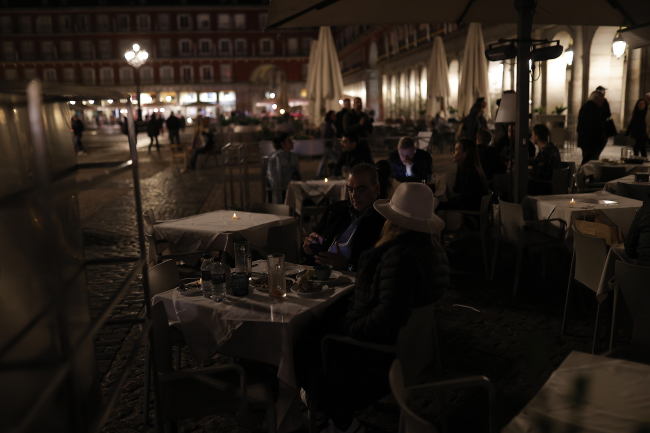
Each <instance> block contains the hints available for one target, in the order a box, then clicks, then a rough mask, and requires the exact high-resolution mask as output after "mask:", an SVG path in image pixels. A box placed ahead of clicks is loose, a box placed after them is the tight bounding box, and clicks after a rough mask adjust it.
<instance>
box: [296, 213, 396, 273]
mask: <svg viewBox="0 0 650 433" xmlns="http://www.w3.org/2000/svg"><path fill="white" fill-rule="evenodd" d="M351 206H352V205H351V204H350V202H349V201H348V200H342V201H338V202H336V203H334V204H333V205H331V206H330V207H328V208H327V210H326V211H325V213H324V214H323V217H322V218H321V219H320V221H319V223H318V225H317V226H316V233H318V234H319V235H321V236H322V237H323V250H325V251H327V250H328V249H329V248H330V246H331V245H332V244H334V241H336V240H337V239H338V238H339V236H341V234H342V233H343V232H344V231H345V229H347V228H348V227H350V224H352V212H353V211H352V210H351V209H350V207H351ZM385 222H386V218H384V217H383V216H382V215H381V214H380V213H379V212H377V211H376V210H375V208H374V207H371V208H370V209H368V214H367V215H366V216H365V217H363V220H361V221H359V226H358V227H357V230H356V231H355V232H354V237H353V238H352V254H351V257H350V264H349V265H348V270H350V271H356V270H357V262H358V261H359V257H361V253H363V252H364V251H366V250H368V249H370V248H372V247H373V246H374V245H375V244H376V243H377V241H378V240H379V236H380V235H381V229H382V228H383V227H384V223H385ZM300 258H301V259H302V263H304V264H306V265H309V266H313V265H315V264H316V263H315V262H314V256H310V255H308V254H307V253H305V250H304V249H302V248H301V249H300Z"/></svg>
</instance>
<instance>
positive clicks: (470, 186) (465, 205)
mask: <svg viewBox="0 0 650 433" xmlns="http://www.w3.org/2000/svg"><path fill="white" fill-rule="evenodd" d="M453 161H454V162H455V163H456V164H457V166H458V168H457V170H456V183H455V184H454V188H453V191H454V192H455V193H457V194H459V195H458V197H453V198H451V199H450V200H449V201H446V202H443V203H440V205H439V206H438V209H437V210H449V209H460V210H471V211H479V210H481V200H483V196H484V195H487V193H488V191H489V188H488V182H487V179H486V178H485V173H483V168H481V163H480V161H479V158H478V150H477V148H476V142H475V141H472V140H468V139H466V138H463V139H461V140H459V141H458V143H456V148H455V150H454V156H453Z"/></svg>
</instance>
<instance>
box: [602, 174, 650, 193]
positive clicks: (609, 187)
mask: <svg viewBox="0 0 650 433" xmlns="http://www.w3.org/2000/svg"><path fill="white" fill-rule="evenodd" d="M619 182H620V183H627V184H630V185H641V187H643V188H645V189H647V193H648V194H650V183H647V182H635V181H634V175H633V174H631V175H629V176H625V177H622V178H620V179H616V180H612V181H610V182H607V183H606V184H605V188H604V190H605V191H607V192H611V193H612V194H616V193H617V187H616V184H617V183H619Z"/></svg>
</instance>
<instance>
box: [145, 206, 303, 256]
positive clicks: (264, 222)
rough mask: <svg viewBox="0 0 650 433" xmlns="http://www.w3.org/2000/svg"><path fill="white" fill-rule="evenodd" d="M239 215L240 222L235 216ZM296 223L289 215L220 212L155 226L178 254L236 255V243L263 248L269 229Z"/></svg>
mask: <svg viewBox="0 0 650 433" xmlns="http://www.w3.org/2000/svg"><path fill="white" fill-rule="evenodd" d="M235 213H236V214H237V217H238V218H237V219H234V218H233V214H235ZM293 221H294V218H293V217H290V216H278V215H269V214H261V213H251V212H239V211H237V212H233V211H231V210H218V211H215V212H208V213H204V214H199V215H194V216H191V217H187V218H181V219H177V220H169V221H165V222H163V223H160V224H156V225H154V226H153V228H154V230H155V231H156V233H157V234H158V235H159V236H160V237H162V238H163V239H166V240H167V241H168V242H169V244H170V247H171V250H172V251H173V252H175V253H183V252H191V251H225V252H227V253H228V254H230V256H231V257H235V254H234V246H233V244H234V242H235V241H237V240H240V239H242V238H243V239H245V240H247V241H249V242H250V243H251V245H252V246H253V247H257V248H264V247H265V246H266V239H267V235H268V231H269V227H273V226H283V225H287V224H291V223H292V222H293Z"/></svg>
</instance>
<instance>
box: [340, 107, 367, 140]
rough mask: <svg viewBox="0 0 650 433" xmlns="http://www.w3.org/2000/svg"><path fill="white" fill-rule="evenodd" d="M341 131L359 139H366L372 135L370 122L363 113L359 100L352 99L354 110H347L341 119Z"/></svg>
mask: <svg viewBox="0 0 650 433" xmlns="http://www.w3.org/2000/svg"><path fill="white" fill-rule="evenodd" d="M343 130H344V132H347V133H350V134H357V135H358V136H359V137H368V136H369V135H370V134H372V121H371V120H370V117H368V115H367V114H366V113H364V112H363V102H361V98H354V110H349V111H348V112H347V114H346V115H345V117H344V118H343Z"/></svg>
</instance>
